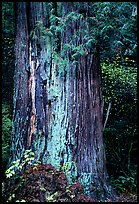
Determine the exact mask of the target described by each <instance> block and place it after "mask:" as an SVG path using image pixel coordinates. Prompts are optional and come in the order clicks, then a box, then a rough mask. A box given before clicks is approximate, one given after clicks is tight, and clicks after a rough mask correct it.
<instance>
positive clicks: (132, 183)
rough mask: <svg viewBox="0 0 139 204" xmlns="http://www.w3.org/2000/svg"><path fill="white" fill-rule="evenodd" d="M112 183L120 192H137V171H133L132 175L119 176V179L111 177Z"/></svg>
mask: <svg viewBox="0 0 139 204" xmlns="http://www.w3.org/2000/svg"><path fill="white" fill-rule="evenodd" d="M111 183H112V185H113V186H114V187H115V188H116V190H117V191H118V192H119V193H126V192H130V193H133V194H136V193H137V172H136V170H135V171H133V170H132V171H131V173H130V175H125V176H119V177H118V178H117V179H114V177H111Z"/></svg>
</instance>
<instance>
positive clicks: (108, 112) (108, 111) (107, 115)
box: [103, 102, 111, 130]
mask: <svg viewBox="0 0 139 204" xmlns="http://www.w3.org/2000/svg"><path fill="white" fill-rule="evenodd" d="M110 109H111V102H110V103H109V106H108V110H107V114H106V119H105V123H104V127H103V130H104V129H105V127H106V123H107V121H108V117H109V114H110Z"/></svg>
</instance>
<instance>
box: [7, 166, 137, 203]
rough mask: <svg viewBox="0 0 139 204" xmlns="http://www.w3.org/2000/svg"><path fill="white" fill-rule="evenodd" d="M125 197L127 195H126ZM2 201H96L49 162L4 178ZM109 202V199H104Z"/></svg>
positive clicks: (133, 200) (120, 200) (121, 200)
mask: <svg viewBox="0 0 139 204" xmlns="http://www.w3.org/2000/svg"><path fill="white" fill-rule="evenodd" d="M126 197H127V195H126ZM3 201H7V202H19V201H20V202H98V201H97V200H96V199H93V198H91V197H89V196H85V195H84V193H83V188H82V186H81V184H80V183H78V182H77V183H75V184H74V185H72V186H69V185H68V181H67V178H66V175H65V173H64V172H63V171H58V170H56V169H55V168H54V167H53V166H51V165H49V164H45V165H41V164H39V165H38V166H37V167H33V166H30V167H29V168H28V169H26V170H25V171H24V172H22V173H19V174H16V176H15V175H14V177H12V178H9V179H7V180H6V182H5V183H4V186H3ZM117 201H119V202H135V201H136V198H134V199H133V198H132V196H130V199H127V200H126V199H125V197H122V196H121V197H118V198H117ZM106 202H111V200H106Z"/></svg>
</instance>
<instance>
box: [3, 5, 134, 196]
mask: <svg viewBox="0 0 139 204" xmlns="http://www.w3.org/2000/svg"><path fill="white" fill-rule="evenodd" d="M115 4H117V3H116V2H115ZM113 6H115V10H114V12H113V15H115V16H116V17H117V15H118V12H121V19H119V18H117V19H118V20H117V22H115V21H114V20H113V19H114V18H108V17H109V16H108V13H109V11H108V10H109V9H112V8H110V5H108V4H107V5H106V4H103V3H102V4H101V3H100V4H98V5H96V9H98V16H99V12H101V15H100V17H99V18H98V21H99V22H100V30H101V32H102V33H103V34H104V33H105V35H104V39H103V38H102V41H103V42H105V44H104V47H105V50H109V49H110V47H111V48H112V49H113V50H115V52H114V54H112V52H110V53H109V56H108V55H105V52H104V51H103V49H104V47H103V46H102V47H101V53H102V54H101V55H102V57H101V69H102V81H101V86H102V94H103V98H104V121H105V119H106V118H107V110H108V107H110V104H111V108H110V112H109V116H108V121H107V123H106V127H105V130H104V142H105V149H106V158H107V169H108V173H109V175H110V178H111V182H112V184H113V186H114V187H115V188H116V189H117V190H118V191H119V192H131V193H136V191H137V186H136V185H137V104H136V102H137V57H136V50H137V26H136V25H137V24H136V21H137V19H136V16H137V11H136V3H135V2H133V3H131V5H130V3H124V4H123V5H119V7H118V6H117V5H114V4H113ZM118 9H119V10H118ZM131 9H132V15H131V17H129V16H128V13H129V15H130V13H131ZM124 12H125V13H124ZM102 14H104V15H106V16H105V17H106V18H105V19H106V20H105V22H104V20H102V19H103V15H102ZM124 16H125V17H124ZM126 17H127V18H126ZM110 19H112V20H110ZM127 19H128V21H127ZM103 23H104V24H106V26H105V27H104V26H102V24H103ZM110 25H111V27H110ZM123 25H124V26H123ZM101 26H102V28H101ZM113 26H115V27H114V28H113ZM113 29H114V31H116V30H120V29H121V31H120V34H119V33H118V32H117V33H118V34H117V35H119V40H117V41H116V40H115V41H114V39H112V40H113V41H112V40H111V41H110V40H109V37H110V36H114V35H113ZM96 32H97V31H96ZM112 38H113V37H112ZM14 40H15V13H14V3H12V2H3V3H2V172H3V177H4V172H5V170H6V168H7V164H8V159H9V149H10V142H11V130H12V111H13V85H14V84H13V82H14V66H15V65H14V63H15V61H14V46H15V44H14V43H15V42H14ZM113 42H115V44H114V43H113ZM111 54H112V56H111Z"/></svg>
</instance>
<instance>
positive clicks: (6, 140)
mask: <svg viewBox="0 0 139 204" xmlns="http://www.w3.org/2000/svg"><path fill="white" fill-rule="evenodd" d="M11 131H12V121H11V119H10V116H9V108H8V105H6V104H3V105H2V169H3V171H4V170H5V168H6V166H7V163H8V159H9V151H10V140H11Z"/></svg>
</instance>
